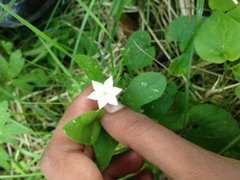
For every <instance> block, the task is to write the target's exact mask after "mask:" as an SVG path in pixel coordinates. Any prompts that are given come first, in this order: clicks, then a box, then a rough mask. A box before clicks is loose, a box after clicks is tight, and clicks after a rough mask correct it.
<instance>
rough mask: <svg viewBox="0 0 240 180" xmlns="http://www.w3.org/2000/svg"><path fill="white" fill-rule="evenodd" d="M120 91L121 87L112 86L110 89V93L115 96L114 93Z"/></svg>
mask: <svg viewBox="0 0 240 180" xmlns="http://www.w3.org/2000/svg"><path fill="white" fill-rule="evenodd" d="M121 91H122V89H121V88H118V87H113V88H112V89H111V94H112V95H114V96H116V95H118V94H119V93H120V92H121Z"/></svg>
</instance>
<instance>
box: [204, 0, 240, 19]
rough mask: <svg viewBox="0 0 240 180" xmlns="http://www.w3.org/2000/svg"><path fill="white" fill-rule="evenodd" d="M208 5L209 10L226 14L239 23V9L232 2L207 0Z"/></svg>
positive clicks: (231, 0)
mask: <svg viewBox="0 0 240 180" xmlns="http://www.w3.org/2000/svg"><path fill="white" fill-rule="evenodd" d="M208 4H209V6H210V8H211V9H213V10H219V11H222V12H226V13H227V14H228V15H229V16H231V17H232V18H234V19H235V20H237V21H239V22H240V7H239V6H238V5H236V4H235V3H234V2H233V0H221V3H219V0H209V1H208Z"/></svg>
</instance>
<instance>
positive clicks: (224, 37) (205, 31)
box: [195, 11, 240, 63]
mask: <svg viewBox="0 0 240 180" xmlns="http://www.w3.org/2000/svg"><path fill="white" fill-rule="evenodd" d="M230 27H231V28H230ZM239 31H240V24H239V23H238V22H237V21H235V20H234V19H233V18H231V17H229V16H228V15H226V14H224V13H222V12H218V11H216V12H213V14H212V15H211V17H209V18H208V19H207V20H206V21H205V22H204V23H203V24H202V26H201V27H200V29H199V31H198V34H197V36H196V38H195V49H196V51H197V53H198V55H199V56H200V57H201V58H202V59H204V60H207V61H209V62H214V63H223V62H225V61H227V60H230V61H235V60H237V59H238V58H239V57H240V51H239V46H240V34H239Z"/></svg>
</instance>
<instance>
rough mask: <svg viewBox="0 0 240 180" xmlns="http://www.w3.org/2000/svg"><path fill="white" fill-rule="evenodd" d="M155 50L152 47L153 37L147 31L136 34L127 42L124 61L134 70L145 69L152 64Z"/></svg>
mask: <svg viewBox="0 0 240 180" xmlns="http://www.w3.org/2000/svg"><path fill="white" fill-rule="evenodd" d="M154 58H155V48H154V47H152V46H151V37H150V35H149V34H148V33H147V32H146V31H136V32H134V33H133V34H132V35H131V36H130V38H129V39H128V41H127V44H126V53H125V55H124V61H125V63H126V65H127V66H128V67H129V68H131V69H133V70H136V69H139V68H143V67H145V66H148V65H150V64H151V63H152V61H153V59H154Z"/></svg>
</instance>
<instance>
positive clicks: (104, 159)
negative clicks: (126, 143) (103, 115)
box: [93, 129, 118, 171]
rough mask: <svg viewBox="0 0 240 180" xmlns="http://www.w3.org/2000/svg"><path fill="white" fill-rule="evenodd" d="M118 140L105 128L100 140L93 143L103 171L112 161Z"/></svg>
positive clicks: (97, 159)
mask: <svg viewBox="0 0 240 180" xmlns="http://www.w3.org/2000/svg"><path fill="white" fill-rule="evenodd" d="M117 144H118V142H117V141H116V140H115V139H113V138H112V137H111V136H110V135H109V134H108V133H107V132H106V131H105V130H104V129H102V130H101V133H100V136H99V138H98V140H97V141H96V142H95V143H94V144H93V149H94V155H95V158H96V162H97V165H98V167H99V169H100V170H101V171H103V170H104V169H105V168H106V167H107V166H108V164H109V163H110V161H111V159H112V157H113V154H114V150H115V149H116V147H117Z"/></svg>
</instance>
